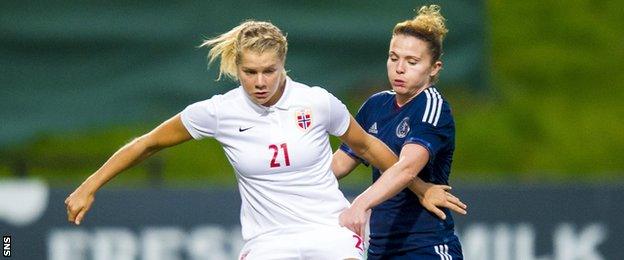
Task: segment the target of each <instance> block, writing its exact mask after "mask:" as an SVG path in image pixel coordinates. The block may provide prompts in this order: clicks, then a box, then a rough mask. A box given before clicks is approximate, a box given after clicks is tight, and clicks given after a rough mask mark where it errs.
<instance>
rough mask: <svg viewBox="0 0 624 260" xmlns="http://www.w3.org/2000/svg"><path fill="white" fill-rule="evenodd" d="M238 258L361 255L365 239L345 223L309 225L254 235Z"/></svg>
mask: <svg viewBox="0 0 624 260" xmlns="http://www.w3.org/2000/svg"><path fill="white" fill-rule="evenodd" d="M238 259H240V260H269V259H275V260H277V259H280V260H287V259H288V260H290V259H292V260H294V259H297V260H298V259H327V260H332V259H337V260H338V259H339V260H343V259H364V243H363V241H362V238H360V237H359V236H357V235H356V234H355V233H353V232H351V230H349V229H347V228H344V227H312V228H310V229H306V230H305V231H301V232H294V233H287V234H267V235H262V236H260V237H257V238H254V239H252V240H250V241H248V242H247V243H245V245H244V246H243V249H242V250H241V252H240V255H239V257H238Z"/></svg>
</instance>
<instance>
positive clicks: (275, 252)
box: [65, 21, 441, 259]
mask: <svg viewBox="0 0 624 260" xmlns="http://www.w3.org/2000/svg"><path fill="white" fill-rule="evenodd" d="M202 46H206V47H210V48H211V49H210V52H209V54H208V56H209V58H210V61H211V62H212V61H214V60H215V59H216V58H220V60H221V64H220V74H219V78H220V77H221V76H222V75H226V76H229V77H232V78H233V79H237V80H238V81H239V82H240V85H241V86H239V87H238V88H235V89H233V90H231V91H229V92H227V93H225V94H223V95H215V96H213V97H212V98H210V99H207V100H204V101H201V102H197V103H195V104H192V105H189V106H188V107H186V109H184V110H183V111H182V112H181V113H179V114H178V115H176V116H174V117H172V118H171V119H169V120H167V121H165V122H164V123H162V124H161V125H160V126H158V127H156V128H155V129H154V130H152V131H151V132H149V133H147V134H145V135H143V136H141V137H139V138H137V139H135V140H133V141H132V142H130V143H129V144H127V145H125V146H124V147H122V148H121V149H119V150H118V151H117V152H116V153H115V154H113V156H111V158H110V159H109V160H108V161H107V162H106V163H105V164H104V165H103V166H102V167H101V168H100V169H98V170H97V171H96V172H95V173H93V174H92V175H91V176H90V177H89V178H87V180H85V181H84V182H83V183H82V184H81V185H80V186H79V187H78V188H77V189H76V190H75V191H74V192H73V193H72V194H70V195H69V197H68V198H67V199H66V200H65V204H66V205H67V214H68V220H69V221H70V222H73V223H75V224H80V222H81V221H82V219H83V218H84V216H85V214H86V212H87V211H88V210H89V208H90V207H91V205H92V203H93V201H94V196H95V192H96V191H97V190H98V189H99V188H100V187H102V185H104V184H105V183H106V182H108V181H109V180H110V179H112V178H113V177H114V176H116V175H117V174H119V173H120V172H121V171H123V170H124V169H127V168H129V167H131V166H133V165H135V164H137V163H138V162H140V161H142V160H144V159H145V158H147V157H149V156H150V155H152V154H154V153H155V152H157V151H159V150H161V149H163V148H166V147H170V146H173V145H177V144H180V143H182V142H185V141H188V140H191V139H202V138H205V137H212V138H215V139H216V140H217V141H219V142H220V143H221V145H222V146H223V150H224V151H225V153H226V155H227V158H228V160H229V162H230V163H231V164H232V166H233V168H234V171H235V173H236V176H237V180H238V188H239V191H240V194H241V198H242V205H241V212H240V220H241V226H242V233H243V239H244V240H245V245H244V246H243V249H242V251H241V256H240V258H241V259H243V258H244V259H361V258H362V255H363V248H362V240H361V237H360V236H358V235H357V234H355V233H353V232H351V231H350V230H348V229H347V228H344V227H341V226H340V225H339V221H338V217H339V214H340V213H341V212H342V211H343V210H345V209H346V208H348V207H349V202H348V201H347V200H346V199H345V197H344V195H343V194H342V193H341V192H340V191H339V190H338V182H337V180H336V178H335V176H334V174H333V173H332V172H331V169H330V165H331V160H332V151H331V147H330V145H329V138H328V134H332V135H335V136H339V137H340V139H341V140H342V141H343V142H344V143H346V144H348V145H349V146H350V147H351V148H352V149H353V150H354V151H355V153H356V154H358V156H360V157H361V158H365V159H366V160H367V161H369V162H371V164H373V165H374V166H376V167H378V168H380V169H382V170H386V169H387V171H386V173H384V177H386V176H387V178H385V180H386V181H387V182H386V183H387V184H388V186H387V187H379V188H376V190H375V191H376V192H379V193H380V194H385V193H388V194H389V195H392V194H391V193H392V192H397V191H399V190H400V189H402V187H404V186H405V185H406V184H407V183H409V182H411V181H412V180H413V179H414V176H413V175H410V174H404V173H403V172H400V171H396V170H392V168H391V166H392V162H394V161H396V156H395V155H394V154H393V153H392V152H391V151H390V150H389V149H388V147H387V146H386V145H384V144H383V143H382V142H380V141H379V140H378V139H376V138H374V137H372V136H371V135H368V134H367V133H366V132H365V131H364V130H363V129H362V128H361V127H360V126H359V125H358V124H357V123H356V122H355V119H353V118H352V117H351V116H350V114H349V112H348V111H347V109H346V107H345V106H344V105H343V104H342V103H341V102H340V101H339V100H338V99H336V98H335V97H334V96H333V95H331V94H330V93H328V92H327V91H325V90H324V89H322V88H319V87H309V86H306V85H304V84H302V83H298V82H295V81H293V80H291V79H290V78H289V77H287V76H286V70H285V68H284V63H285V60H286V51H287V42H286V37H285V36H284V35H283V34H282V32H281V31H280V30H279V29H278V28H277V27H275V26H274V25H273V24H271V23H268V22H258V21H247V22H244V23H242V24H241V25H239V26H237V27H235V28H233V29H232V30H230V31H229V32H227V33H224V34H222V35H220V36H218V37H216V38H213V39H209V40H207V41H205V42H204V43H203V44H202ZM414 175H415V174H414ZM414 182H417V183H419V184H420V190H421V191H424V190H425V189H427V188H430V187H431V185H430V184H426V183H424V182H422V181H420V180H419V179H418V180H416V181H414ZM434 188H436V189H441V188H440V186H435V187H434Z"/></svg>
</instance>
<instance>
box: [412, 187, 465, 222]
mask: <svg viewBox="0 0 624 260" xmlns="http://www.w3.org/2000/svg"><path fill="white" fill-rule="evenodd" d="M450 190H451V187H450V186H447V185H431V186H430V187H429V188H428V189H427V191H425V194H424V196H423V197H419V198H418V199H419V200H420V204H421V205H422V206H423V207H424V208H425V209H427V210H428V211H429V212H431V213H433V214H435V215H436V216H438V218H440V219H446V214H444V211H442V210H441V209H440V208H441V207H444V208H448V209H450V210H452V211H455V212H457V213H459V214H462V215H466V213H467V211H466V209H467V208H468V206H466V204H464V203H463V202H462V201H461V200H459V198H457V197H455V196H454V195H453V194H451V193H450Z"/></svg>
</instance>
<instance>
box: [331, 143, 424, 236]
mask: <svg viewBox="0 0 624 260" xmlns="http://www.w3.org/2000/svg"><path fill="white" fill-rule="evenodd" d="M428 160H429V152H428V151H427V149H425V148H424V147H422V146H420V145H418V144H406V145H405V146H403V149H401V155H400V157H399V161H398V162H397V163H396V164H394V165H393V166H392V167H390V168H389V169H387V170H386V171H385V172H384V173H383V174H382V175H381V177H379V179H377V181H375V183H373V185H371V186H370V187H369V188H368V189H366V190H365V191H364V192H363V193H362V194H360V195H359V196H358V197H357V198H356V199H355V200H354V201H353V203H352V204H351V207H350V208H349V209H347V210H345V211H344V212H343V213H342V214H341V215H340V223H341V224H342V225H343V226H345V227H347V228H349V229H351V230H352V231H353V232H355V233H356V234H359V235H363V233H364V232H363V230H364V229H363V227H364V225H365V224H366V221H367V214H366V212H367V211H368V210H370V209H371V208H373V207H375V206H377V205H379V204H380V203H382V202H383V201H385V200H387V199H389V198H391V197H392V196H394V195H396V194H397V193H399V192H400V191H401V190H402V189H404V188H405V187H407V185H409V184H410V183H411V182H412V181H413V180H414V179H415V178H416V176H417V174H418V172H420V170H421V169H422V168H423V167H424V166H425V165H426V164H427V161H428Z"/></svg>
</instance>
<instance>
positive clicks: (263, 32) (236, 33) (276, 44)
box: [199, 20, 288, 80]
mask: <svg viewBox="0 0 624 260" xmlns="http://www.w3.org/2000/svg"><path fill="white" fill-rule="evenodd" d="M199 47H200V48H201V47H210V51H209V52H208V59H209V64H212V63H213V62H214V61H215V60H216V59H217V57H218V58H220V59H221V64H220V66H219V77H218V78H217V80H220V79H221V76H223V75H225V76H227V77H229V78H232V79H234V80H238V76H237V74H236V72H237V65H238V64H240V62H241V57H242V53H243V51H245V50H251V51H255V52H258V53H264V52H265V51H269V50H270V51H274V52H275V53H276V54H277V57H278V58H280V59H281V60H282V61H285V60H286V52H287V51H288V42H287V41H286V36H285V35H284V34H283V33H282V31H281V30H280V29H279V28H277V27H276V26H275V25H273V24H272V23H270V22H262V21H253V20H248V21H245V22H243V23H241V24H240V25H238V26H236V27H234V28H232V29H231V30H230V31H228V32H226V33H223V34H221V35H219V36H217V37H214V38H211V39H207V40H205V41H204V42H203V43H202V44H201V45H200V46H199ZM283 73H286V72H285V71H284V72H283Z"/></svg>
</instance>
